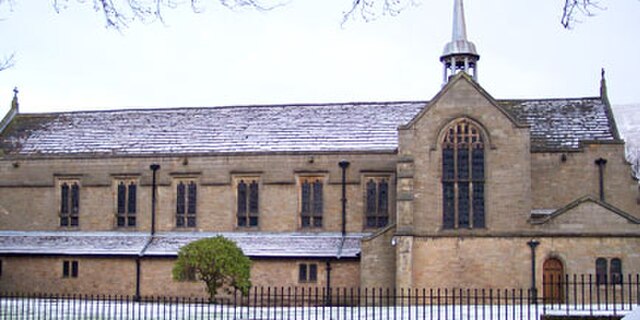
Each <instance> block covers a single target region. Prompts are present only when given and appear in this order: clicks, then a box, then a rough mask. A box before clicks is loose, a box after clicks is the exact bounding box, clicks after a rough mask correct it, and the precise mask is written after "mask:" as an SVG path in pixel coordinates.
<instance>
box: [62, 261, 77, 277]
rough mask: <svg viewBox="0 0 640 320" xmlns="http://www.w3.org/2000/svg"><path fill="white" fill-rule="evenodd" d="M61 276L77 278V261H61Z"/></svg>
mask: <svg viewBox="0 0 640 320" xmlns="http://www.w3.org/2000/svg"><path fill="white" fill-rule="evenodd" d="M62 277H63V278H77V277H78V261H69V260H65V261H63V262H62Z"/></svg>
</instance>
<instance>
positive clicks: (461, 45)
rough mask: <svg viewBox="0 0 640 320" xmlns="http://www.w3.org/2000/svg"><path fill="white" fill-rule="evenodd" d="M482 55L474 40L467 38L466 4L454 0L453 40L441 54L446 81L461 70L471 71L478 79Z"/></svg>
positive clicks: (474, 77) (460, 0)
mask: <svg viewBox="0 0 640 320" xmlns="http://www.w3.org/2000/svg"><path fill="white" fill-rule="evenodd" d="M478 60H480V55H478V53H477V52H476V46H475V45H474V44H473V42H471V41H469V40H467V25H466V23H465V20H464V4H463V3H462V0H454V3H453V30H452V33H451V42H449V43H447V44H446V45H445V46H444V52H443V53H442V56H440V61H442V63H443V64H444V82H445V83H446V82H447V81H448V79H449V77H450V76H452V75H454V74H456V73H457V72H459V71H464V72H466V73H469V72H470V71H472V72H473V74H472V75H471V76H472V77H473V79H474V80H476V81H478V74H477V61H478Z"/></svg>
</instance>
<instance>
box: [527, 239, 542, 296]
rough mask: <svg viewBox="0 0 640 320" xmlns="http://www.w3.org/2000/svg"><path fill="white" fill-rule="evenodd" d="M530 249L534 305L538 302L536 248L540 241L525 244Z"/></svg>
mask: <svg viewBox="0 0 640 320" xmlns="http://www.w3.org/2000/svg"><path fill="white" fill-rule="evenodd" d="M527 245H529V248H531V296H532V297H533V301H534V303H537V301H538V288H536V247H538V245H540V241H538V240H536V239H533V240H531V241H529V242H527Z"/></svg>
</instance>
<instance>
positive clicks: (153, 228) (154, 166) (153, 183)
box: [134, 163, 160, 301]
mask: <svg viewBox="0 0 640 320" xmlns="http://www.w3.org/2000/svg"><path fill="white" fill-rule="evenodd" d="M149 169H151V170H152V171H153V178H152V180H151V235H150V237H149V239H148V240H147V242H146V243H145V245H144V247H142V250H140V253H138V256H137V257H136V295H135V297H134V299H135V300H136V301H140V272H141V260H142V257H143V256H144V252H145V251H146V250H147V247H149V245H150V244H151V241H153V236H154V235H155V233H156V187H157V183H156V174H157V172H158V170H159V169H160V165H159V164H157V163H153V164H151V165H150V166H149Z"/></svg>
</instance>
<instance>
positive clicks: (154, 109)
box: [20, 100, 429, 116]
mask: <svg viewBox="0 0 640 320" xmlns="http://www.w3.org/2000/svg"><path fill="white" fill-rule="evenodd" d="M428 102H429V101H428V100H395V101H350V102H327V103H322V102H317V103H284V104H237V105H220V106H188V107H166V108H165V107H149V108H146V107H123V108H121V109H98V110H69V111H53V112H22V113H20V115H23V116H24V115H27V116H38V115H62V114H81V113H115V112H122V113H128V112H157V111H178V110H198V109H200V110H203V109H235V108H274V107H284V108H294V107H330V106H344V105H356V106H361V105H393V104H414V103H428Z"/></svg>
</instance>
